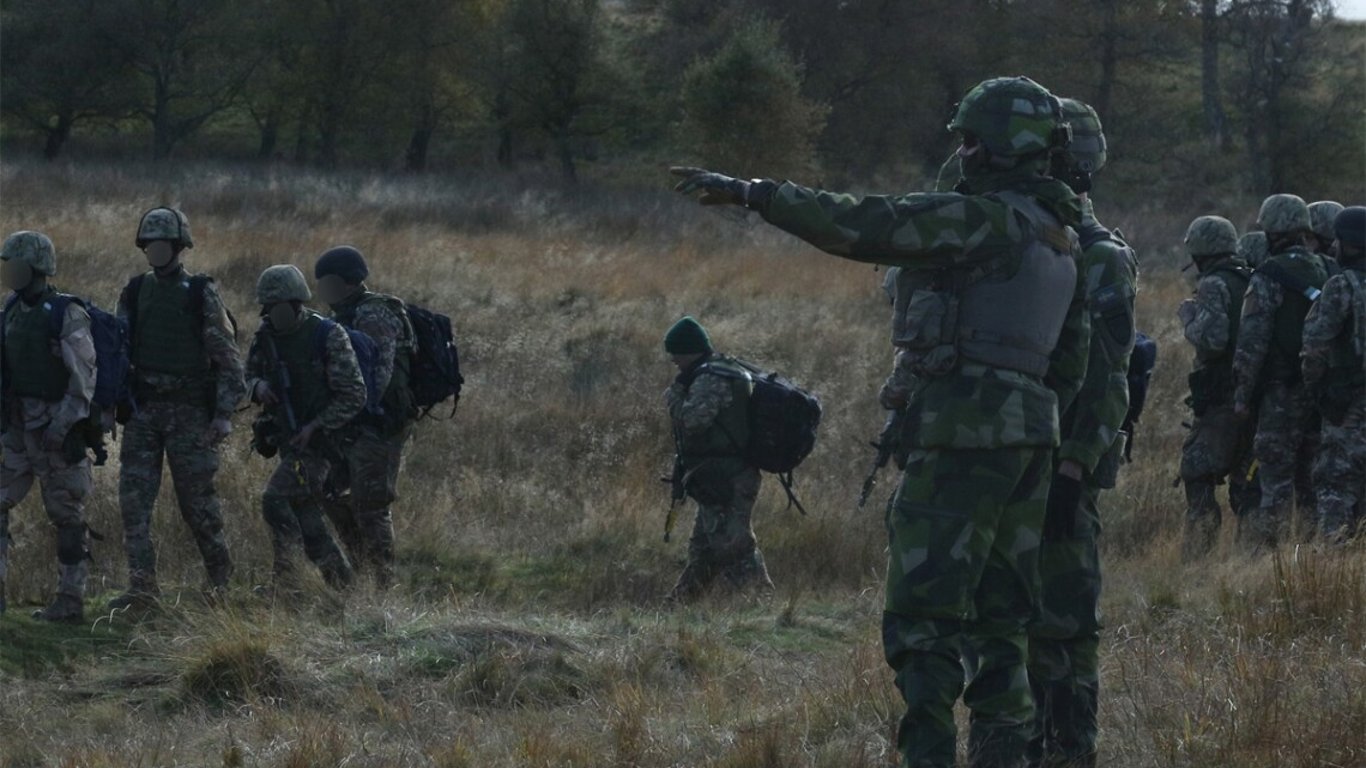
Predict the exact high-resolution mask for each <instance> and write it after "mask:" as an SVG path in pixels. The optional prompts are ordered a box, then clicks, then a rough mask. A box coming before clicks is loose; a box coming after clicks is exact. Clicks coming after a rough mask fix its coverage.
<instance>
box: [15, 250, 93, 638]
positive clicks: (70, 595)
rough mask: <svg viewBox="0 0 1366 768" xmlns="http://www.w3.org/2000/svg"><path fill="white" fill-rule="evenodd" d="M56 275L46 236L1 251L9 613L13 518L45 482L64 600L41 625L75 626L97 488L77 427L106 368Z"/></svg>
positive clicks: (80, 309) (45, 613)
mask: <svg viewBox="0 0 1366 768" xmlns="http://www.w3.org/2000/svg"><path fill="white" fill-rule="evenodd" d="M56 274H57V251H56V249H55V248H54V247H53V245H52V241H51V240H50V239H48V237H47V235H44V234H42V233H41V232H27V231H25V232H15V233H14V234H12V235H10V236H9V237H7V238H6V239H5V242H4V244H3V246H0V284H3V286H4V287H5V289H6V290H7V291H8V292H9V293H8V295H7V296H6V297H5V299H4V305H3V307H4V313H3V315H0V454H2V457H0V612H3V611H4V608H5V598H4V594H5V579H6V575H7V571H8V561H9V546H10V537H9V516H10V511H11V510H12V509H14V508H15V507H17V506H18V505H19V503H20V502H21V501H23V500H24V497H25V496H27V495H28V492H29V491H30V490H32V489H33V484H34V482H35V481H37V482H38V483H39V485H40V486H41V488H42V497H43V507H44V509H46V511H47V516H48V520H49V521H51V523H52V526H53V528H54V529H56V536H57V595H56V597H55V598H54V599H53V601H52V603H51V604H49V605H48V606H47V607H46V608H44V609H42V610H40V611H38V612H36V613H35V614H34V618H36V619H39V620H41V621H52V622H67V623H76V622H80V621H82V620H83V618H84V598H85V582H86V577H87V575H88V573H89V562H88V561H89V551H88V549H87V547H86V535H87V531H88V529H87V528H86V524H85V500H86V497H87V496H89V495H90V489H91V476H90V458H89V457H88V456H87V455H86V452H85V448H84V445H85V443H84V440H83V438H80V436H79V435H78V428H77V427H78V424H79V423H81V422H83V421H84V420H86V419H87V418H88V417H89V416H90V413H91V402H92V399H93V398H94V395H95V377H96V373H97V368H96V357H95V343H94V339H93V337H92V336H91V331H90V313H89V312H88V311H87V310H86V308H85V307H84V306H83V304H82V303H81V302H80V301H77V300H68V299H70V297H68V296H65V295H64V294H60V293H58V292H57V290H56V289H55V288H53V287H52V285H51V284H50V283H49V279H50V278H51V277H53V276H54V275H56ZM54 330H55V331H56V332H55V333H54ZM73 441H74V443H73ZM76 448H79V449H78V450H76Z"/></svg>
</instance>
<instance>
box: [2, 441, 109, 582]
mask: <svg viewBox="0 0 1366 768" xmlns="http://www.w3.org/2000/svg"><path fill="white" fill-rule="evenodd" d="M42 441H43V430H41V429H34V430H27V431H25V430H19V429H9V430H6V431H5V432H4V433H3V434H0V589H3V585H4V582H5V579H6V577H7V576H8V570H9V562H8V559H9V544H10V534H9V516H10V510H12V509H14V508H15V507H17V506H19V503H20V502H22V501H23V500H24V498H25V497H27V496H28V492H29V491H30V490H32V489H33V483H34V481H37V482H38V484H39V486H40V489H41V493H42V498H43V509H44V510H45V511H46V512H47V519H48V522H50V523H51V524H52V527H53V528H55V529H56V536H57V563H58V569H57V572H58V577H57V594H58V595H59V596H62V597H68V598H73V599H75V600H78V601H79V600H82V599H83V598H84V596H85V581H86V575H87V573H88V570H89V564H88V562H87V560H88V556H89V553H88V550H87V549H86V527H85V500H86V497H88V496H89V495H90V490H91V485H92V482H91V476H90V460H89V459H82V460H81V461H78V462H76V463H74V464H71V463H68V462H67V460H66V459H65V458H64V457H63V456H62V453H61V451H57V452H55V453H54V452H50V451H46V450H44V449H43V445H42Z"/></svg>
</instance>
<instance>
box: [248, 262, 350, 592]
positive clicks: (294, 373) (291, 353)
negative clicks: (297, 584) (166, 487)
mask: <svg viewBox="0 0 1366 768" xmlns="http://www.w3.org/2000/svg"><path fill="white" fill-rule="evenodd" d="M256 298H257V301H258V302H259V303H260V305H261V308H262V314H263V315H264V320H263V322H262V325H261V330H260V331H258V332H257V335H256V339H255V340H254V341H253V342H252V345H251V351H250V352H249V353H248V355H247V388H248V391H250V392H251V397H252V400H254V401H255V402H258V403H260V404H261V405H262V406H263V407H264V410H265V411H266V413H267V414H268V415H269V417H270V419H271V421H272V422H273V424H274V429H275V430H276V435H277V436H276V438H275V440H274V443H273V444H274V446H275V447H276V448H278V451H279V455H280V464H279V466H278V467H276V468H275V472H274V473H273V474H271V476H270V480H268V481H267V482H266V488H265V492H264V494H263V495H262V497H261V511H262V513H263V514H264V516H265V519H266V523H267V524H268V525H269V526H270V540H271V545H272V547H273V550H274V556H275V559H274V563H275V586H276V587H277V588H278V587H284V588H288V587H290V586H291V585H292V583H293V571H294V566H293V560H294V554H295V552H296V550H297V548H298V546H299V543H300V541H301V540H302V543H303V549H304V553H305V554H307V555H308V559H309V560H311V561H312V562H313V563H314V564H315V565H317V566H318V569H319V570H320V571H322V575H323V578H324V579H325V580H326V581H327V583H328V584H330V585H332V586H333V587H337V588H341V587H345V586H347V585H349V584H350V583H351V577H352V574H351V566H350V565H349V564H348V563H347V561H346V558H345V556H343V555H342V553H341V550H340V549H338V548H337V543H336V542H335V541H334V540H333V539H332V534H331V533H330V532H329V531H328V530H327V521H326V520H325V519H324V515H323V511H322V508H321V506H320V505H319V500H320V499H321V498H322V494H323V490H324V484H325V482H326V480H327V474H328V470H329V462H328V455H329V449H332V450H335V448H334V447H333V442H334V435H335V434H336V433H337V432H338V431H339V430H341V429H342V428H344V427H345V426H346V425H347V424H349V423H350V422H351V420H352V419H354V418H355V417H356V415H357V414H358V413H360V411H361V409H362V408H364V407H365V380H364V379H363V378H362V376H361V371H360V366H359V364H358V363H357V362H356V353H355V351H354V350H353V349H352V348H351V340H350V338H349V337H348V336H347V333H346V329H345V328H343V327H342V326H341V325H338V324H332V325H331V326H330V328H328V329H326V330H325V331H324V330H322V329H320V327H319V326H320V324H322V323H327V322H330V321H327V320H325V319H324V318H323V317H322V316H321V315H319V314H318V313H316V312H313V311H312V310H308V309H305V308H303V303H304V302H305V301H308V300H309V299H310V298H312V294H311V293H310V291H309V290H308V283H307V282H305V280H304V276H303V273H301V272H300V271H299V270H298V268H297V267H294V266H292V265H276V266H273V267H270V268H268V269H266V271H264V272H262V273H261V278H260V280H259V281H258V282H257V285H256ZM320 336H321V345H320V344H319V337H320ZM319 346H321V349H319ZM282 371H283V372H284V373H285V375H283V376H282V375H281V374H282ZM286 388H287V390H288V391H285V390H286ZM259 437H260V436H259V435H258V438H259ZM259 442H260V440H259V439H258V443H259Z"/></svg>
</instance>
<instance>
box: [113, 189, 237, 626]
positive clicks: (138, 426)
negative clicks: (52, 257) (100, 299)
mask: <svg viewBox="0 0 1366 768" xmlns="http://www.w3.org/2000/svg"><path fill="white" fill-rule="evenodd" d="M135 242H136V244H137V247H138V248H140V249H142V252H143V254H144V255H145V256H146V257H147V264H148V266H150V267H151V270H150V271H148V272H144V273H143V274H140V275H138V276H137V277H134V278H133V279H132V280H130V281H129V282H128V285H127V286H125V287H124V289H123V293H122V294H121V295H120V297H119V305H118V314H119V317H121V318H123V319H124V320H125V321H126V322H127V323H128V326H129V338H130V341H131V357H132V363H133V370H132V374H131V387H132V394H133V401H134V402H135V403H136V407H135V408H133V409H132V412H131V413H130V414H126V418H123V419H121V420H122V421H124V428H123V441H122V447H121V449H120V454H119V506H120V509H121V511H122V513H123V545H124V549H125V551H126V552H127V554H128V591H127V592H125V593H123V594H122V595H120V596H118V597H116V598H114V599H113V600H111V601H109V607H110V608H124V607H127V606H130V605H134V604H136V603H139V602H144V603H145V602H149V601H154V600H155V599H156V597H157V595H159V594H160V591H161V590H160V587H159V586H158V585H157V575H156V572H157V571H156V564H157V556H156V548H155V544H154V543H153V541H152V510H153V509H154V508H155V506H156V500H157V493H158V492H159V491H160V490H161V466H162V459H163V457H164V458H165V461H166V463H167V464H169V465H170V468H171V480H172V482H173V483H174V484H175V492H176V501H177V502H178V504H179V506H180V515H181V517H182V518H183V519H184V520H185V524H186V525H188V526H189V528H190V532H191V533H192V534H193V535H194V539H195V544H196V545H198V547H199V554H200V556H201V557H203V559H204V568H205V570H206V571H207V574H208V585H209V588H210V589H211V590H221V589H224V588H226V587H227V585H228V577H229V576H230V575H231V574H232V558H231V557H230V555H229V553H228V546H227V543H226V542H225V541H224V539H223V512H222V506H221V504H220V502H219V499H218V492H217V489H216V488H215V487H214V477H215V475H216V474H217V473H218V446H219V445H220V444H221V443H222V442H223V440H224V439H225V438H226V437H227V436H228V434H229V433H230V432H231V431H232V414H233V412H234V411H236V410H237V404H238V403H239V402H240V401H241V400H242V396H243V395H244V394H246V385H245V383H244V382H243V380H242V363H241V360H240V358H239V355H238V350H237V339H236V338H235V334H236V329H235V328H234V327H233V325H232V321H231V320H230V318H229V315H228V312H227V309H226V308H225V307H224V305H223V300H222V299H221V298H220V297H219V294H218V288H217V286H216V285H215V284H214V282H213V278H211V277H209V276H207V275H191V274H190V273H189V272H188V271H186V269H185V265H184V263H183V260H182V254H183V253H184V252H185V251H186V250H187V249H189V248H193V247H194V241H193V240H192V239H191V237H190V223H189V221H188V220H187V219H186V217H185V214H183V213H181V212H180V211H179V210H176V209H174V208H153V209H151V210H149V211H147V212H146V213H144V214H143V216H142V220H141V221H140V222H139V224H138V231H137V237H136V240H135Z"/></svg>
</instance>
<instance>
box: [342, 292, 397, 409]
mask: <svg viewBox="0 0 1366 768" xmlns="http://www.w3.org/2000/svg"><path fill="white" fill-rule="evenodd" d="M376 302H377V303H380V304H383V305H384V306H385V307H386V308H387V309H388V310H389V311H390V312H393V313H394V314H395V315H397V316H398V318H399V319H400V320H401V321H402V323H403V335H402V337H400V338H399V340H398V346H397V348H396V349H395V350H394V372H393V374H392V375H391V376H390V378H389V386H388V388H386V389H385V390H384V394H383V396H382V397H381V398H380V405H381V406H383V408H384V412H385V414H386V415H387V414H408V413H409V412H410V411H411V410H412V408H413V396H412V381H411V379H412V366H413V350H414V348H415V347H416V345H417V342H416V335H415V334H414V332H413V324H412V321H410V320H409V319H408V313H407V312H406V311H405V310H404V304H403V300H402V299H399V298H396V297H394V296H387V295H385V294H382V293H373V292H371V291H366V292H364V293H362V294H360V296H358V297H357V298H356V299H355V300H354V301H351V302H348V303H347V304H344V305H342V306H340V307H338V308H336V309H334V310H333V312H332V316H333V318H334V319H335V320H336V321H337V322H339V323H341V324H342V325H344V326H346V327H347V328H351V329H353V330H359V329H357V328H356V312H357V311H358V310H359V309H360V308H361V307H362V306H363V305H365V304H370V303H376Z"/></svg>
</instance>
